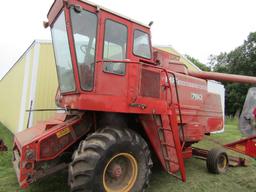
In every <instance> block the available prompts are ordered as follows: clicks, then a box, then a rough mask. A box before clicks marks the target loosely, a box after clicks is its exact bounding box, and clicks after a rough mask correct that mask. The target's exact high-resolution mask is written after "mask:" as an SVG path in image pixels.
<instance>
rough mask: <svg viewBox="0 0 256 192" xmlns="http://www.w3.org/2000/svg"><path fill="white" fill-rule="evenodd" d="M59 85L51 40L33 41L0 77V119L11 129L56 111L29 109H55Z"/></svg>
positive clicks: (34, 121)
mask: <svg viewBox="0 0 256 192" xmlns="http://www.w3.org/2000/svg"><path fill="white" fill-rule="evenodd" d="M57 87H58V83H57V75H56V67H55V61H54V55H53V48H52V44H51V43H50V42H41V41H34V42H33V43H32V45H31V46H30V47H29V48H28V49H27V50H26V52H25V53H24V54H23V55H22V56H21V58H20V59H19V60H18V61H17V62H16V63H15V64H14V65H13V67H12V68H11V70H10V71H9V72H8V73H7V74H6V75H5V76H4V78H2V79H1V80H0V89H1V94H0V106H1V107H0V121H1V122H2V123H3V124H4V125H5V126H6V127H7V128H8V129H10V130H11V131H12V132H13V133H16V132H19V131H22V130H24V129H26V128H27V127H28V125H29V127H31V126H33V125H35V124H36V122H38V121H43V120H46V119H49V118H50V117H51V116H53V115H54V113H55V112H31V114H30V122H28V118H29V112H27V111H26V110H29V109H30V105H31V101H33V105H32V109H47V108H51V109H55V108H56V105H55V93H56V90H57Z"/></svg>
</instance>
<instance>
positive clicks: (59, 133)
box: [56, 127, 70, 138]
mask: <svg viewBox="0 0 256 192" xmlns="http://www.w3.org/2000/svg"><path fill="white" fill-rule="evenodd" d="M69 133H70V128H69V127H66V128H64V129H62V130H60V131H59V132H57V133H56V136H57V137H58V138H60V137H63V136H65V135H67V134H69Z"/></svg>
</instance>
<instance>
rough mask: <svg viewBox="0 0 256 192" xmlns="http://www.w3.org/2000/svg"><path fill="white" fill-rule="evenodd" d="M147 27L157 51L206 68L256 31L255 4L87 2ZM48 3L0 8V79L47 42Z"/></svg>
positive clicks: (14, 1) (14, 2)
mask: <svg viewBox="0 0 256 192" xmlns="http://www.w3.org/2000/svg"><path fill="white" fill-rule="evenodd" d="M92 1H93V2H95V3H97V4H100V5H103V6H105V7H107V8H109V9H112V10H114V11H116V12H119V13H122V14H123V15H126V16H128V17H131V18H133V19H136V20H138V21H141V22H142V23H145V24H148V23H149V22H150V21H154V24H153V26H152V28H151V29H152V41H153V44H156V45H172V46H173V47H174V48H175V49H176V50H178V51H179V52H181V53H183V54H189V55H191V56H193V57H195V58H197V59H199V60H200V61H202V62H204V63H206V62H207V59H208V57H209V55H211V54H218V53H220V52H225V51H230V50H232V49H234V48H235V47H237V46H239V45H241V44H242V43H243V41H244V39H246V37H247V35H248V34H249V33H250V32H253V31H254V32H255V31H256V9H255V8H256V1H255V0H193V1H192V0H157V1H149V0H92ZM52 2H53V0H23V1H21V0H11V1H2V2H1V7H2V8H1V11H0V21H1V31H0V34H1V35H0V79H1V77H2V76H3V75H4V74H5V73H6V71H8V69H9V68H10V67H11V66H12V65H13V64H14V63H15V62H16V60H17V59H18V58H19V57H20V56H21V54H22V53H23V52H24V51H25V50H26V49H27V48H28V46H29V45H30V44H31V43H32V41H33V40H34V39H51V36H50V30H49V28H47V29H44V28H43V26H42V21H44V20H46V15H47V12H48V10H49V8H50V6H51V4H52Z"/></svg>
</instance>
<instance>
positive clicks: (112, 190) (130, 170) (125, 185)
mask: <svg viewBox="0 0 256 192" xmlns="http://www.w3.org/2000/svg"><path fill="white" fill-rule="evenodd" d="M137 176H138V164H137V161H136V159H135V158H134V157H133V156H132V155H131V154H129V153H119V154H117V155H115V156H114V157H112V158H111V159H110V160H109V161H108V163H107V164H106V166H105V169H104V172H103V185H104V189H105V191H106V192H129V191H131V189H132V188H133V186H134V184H135V181H136V180H137Z"/></svg>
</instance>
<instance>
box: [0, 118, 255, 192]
mask: <svg viewBox="0 0 256 192" xmlns="http://www.w3.org/2000/svg"><path fill="white" fill-rule="evenodd" d="M240 137H241V134H240V133H239V131H238V129H237V121H236V120H227V121H226V130H225V132H224V133H221V134H214V135H212V136H211V137H210V138H214V139H217V140H218V141H220V142H221V143H226V142H230V141H234V140H236V139H239V138H240ZM0 138H3V139H4V141H5V143H6V144H7V145H8V148H9V151H8V152H2V153H0V192H15V191H22V190H19V187H18V183H17V179H16V175H15V173H14V171H13V168H12V164H11V156H12V155H11V149H12V134H11V133H10V132H9V131H8V130H7V129H6V128H4V126H3V125H1V124H0ZM196 146H197V147H201V148H205V149H210V148H213V147H215V146H216V144H215V143H213V142H211V141H209V140H207V139H206V140H204V141H202V142H200V143H198V144H197V145H196ZM250 161H251V164H250V166H248V167H236V168H230V169H229V170H228V172H227V173H226V174H222V175H214V174H210V173H208V172H207V170H206V166H205V161H202V160H199V159H196V158H191V159H189V160H186V161H185V166H186V174H187V182H186V183H183V182H181V181H179V180H177V179H176V178H174V177H172V176H170V175H168V174H167V173H165V172H163V171H162V170H161V168H159V166H156V167H154V168H153V175H152V178H151V181H150V187H149V188H148V191H149V192H155V191H157V192H167V191H168V192H169V191H171V192H222V191H223V192H224V191H225V192H229V191H230V192H236V191H243V192H247V191H248V192H249V191H250V192H251V191H256V182H255V180H256V163H255V162H254V160H252V159H250ZM46 191H47V192H66V191H69V188H68V186H67V171H62V172H60V173H57V174H55V175H52V176H50V177H47V178H45V179H42V180H40V181H38V182H36V183H34V184H32V185H31V186H30V187H29V188H28V189H27V190H24V192H46Z"/></svg>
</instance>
